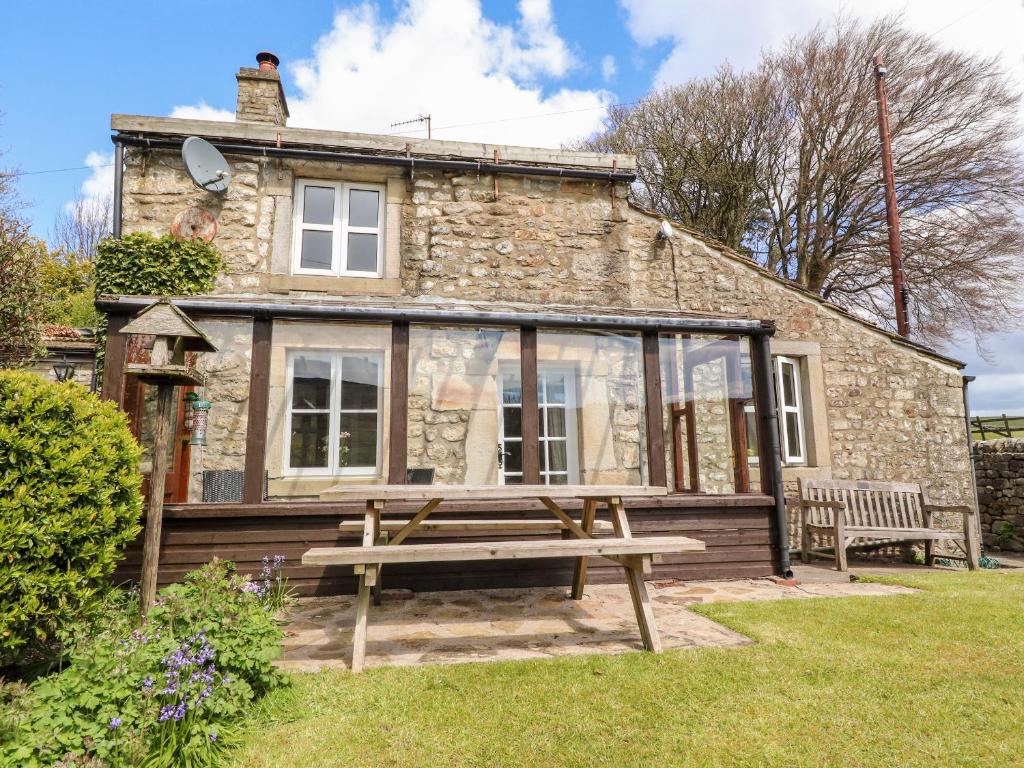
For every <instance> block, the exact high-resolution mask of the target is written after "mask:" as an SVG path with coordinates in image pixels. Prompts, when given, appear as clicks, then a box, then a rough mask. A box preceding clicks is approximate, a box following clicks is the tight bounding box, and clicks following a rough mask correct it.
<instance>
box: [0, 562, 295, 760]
mask: <svg viewBox="0 0 1024 768" xmlns="http://www.w3.org/2000/svg"><path fill="white" fill-rule="evenodd" d="M265 570H266V571H267V574H266V581H265V582H260V581H256V582H253V581H250V580H248V579H247V577H244V576H240V575H238V574H236V573H234V572H233V571H232V566H231V564H230V563H227V562H225V561H214V562H213V563H210V564H209V565H207V566H204V567H203V568H200V569H199V570H197V571H193V572H192V573H190V574H189V575H188V576H186V577H185V581H184V583H183V584H175V585H172V586H170V587H167V588H166V589H164V590H162V591H161V592H160V594H159V597H158V600H157V603H156V605H155V606H154V607H153V608H152V609H151V610H150V612H149V616H148V617H147V619H146V621H145V622H144V623H142V624H141V625H140V624H139V620H138V618H137V615H138V614H137V602H136V596H135V595H134V594H133V595H128V594H126V593H123V592H117V591H112V592H111V594H110V603H109V605H108V610H106V611H105V612H104V615H103V618H102V620H100V621H97V622H94V623H93V624H92V625H91V626H90V627H89V628H88V629H87V630H86V631H84V632H82V633H81V636H80V638H79V640H78V642H77V644H76V645H75V649H74V651H73V653H72V655H71V660H70V666H68V668H67V669H65V670H64V671H63V672H61V673H59V674H55V675H51V676H50V677H46V678H42V679H39V680H37V681H36V682H34V683H33V684H32V686H31V688H30V689H29V690H28V692H27V693H25V694H23V695H22V697H21V701H20V702H19V704H18V707H17V712H18V713H19V714H16V715H13V716H12V717H14V718H15V719H16V720H17V722H16V723H14V724H13V725H9V726H8V728H7V730H8V737H7V740H6V743H3V744H0V764H4V765H7V764H11V765H19V766H26V767H28V768H31V767H33V766H50V765H52V764H53V763H54V762H55V761H57V760H62V759H63V760H65V761H66V762H71V761H72V760H74V761H76V764H80V763H81V762H82V761H88V760H95V759H98V760H102V761H103V764H104V765H107V766H122V765H124V766H128V765H131V766H135V765H142V766H178V765H189V766H207V765H216V764H218V762H219V760H220V757H221V756H222V754H223V751H224V750H225V748H226V747H227V746H228V744H229V743H230V742H231V740H232V737H233V735H234V732H235V730H234V729H235V727H236V726H237V723H238V721H239V720H240V719H241V718H243V717H244V716H245V715H246V713H247V712H248V709H249V707H250V706H251V703H252V701H253V700H254V699H255V698H256V697H257V696H260V695H262V694H263V693H265V692H266V691H267V690H269V689H271V688H273V687H275V686H277V685H279V684H281V683H282V681H283V678H282V677H281V675H280V673H278V672H277V671H276V670H275V669H274V667H273V666H272V665H271V662H272V660H273V659H274V658H275V657H276V656H277V654H278V653H279V652H280V643H281V638H282V633H281V630H280V627H279V626H278V623H277V622H276V620H275V619H274V610H275V608H276V606H277V598H276V596H275V594H276V593H275V592H274V590H272V589H268V588H267V586H266V585H267V584H271V585H273V584H280V583H281V582H280V579H279V577H278V578H271V577H270V573H269V572H270V570H271V569H270V568H269V566H268V568H267V569H265ZM279 574H280V569H279V568H278V569H277V575H278V576H279ZM0 738H2V733H0ZM5 761H6V762H5Z"/></svg>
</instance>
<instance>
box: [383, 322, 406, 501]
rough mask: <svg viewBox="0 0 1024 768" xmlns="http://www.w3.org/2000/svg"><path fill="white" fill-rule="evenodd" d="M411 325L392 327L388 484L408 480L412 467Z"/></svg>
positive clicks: (398, 324)
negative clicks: (410, 426)
mask: <svg viewBox="0 0 1024 768" xmlns="http://www.w3.org/2000/svg"><path fill="white" fill-rule="evenodd" d="M408 430H409V324H408V323H393V324H392V325H391V426H390V431H389V433H388V482H389V483H391V484H392V485H397V484H401V483H405V482H406V481H407V477H406V475H407V468H408V466H409V452H408V451H409V437H408Z"/></svg>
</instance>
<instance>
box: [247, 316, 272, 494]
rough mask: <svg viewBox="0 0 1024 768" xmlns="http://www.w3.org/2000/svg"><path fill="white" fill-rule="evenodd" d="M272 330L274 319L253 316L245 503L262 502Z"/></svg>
mask: <svg viewBox="0 0 1024 768" xmlns="http://www.w3.org/2000/svg"><path fill="white" fill-rule="evenodd" d="M273 331H274V324H273V321H272V320H271V319H269V318H262V317H259V318H254V319H253V321H252V357H251V359H250V363H249V365H250V368H249V415H248V418H247V420H246V428H245V475H244V480H243V485H242V502H243V503H245V504H259V503H261V502H262V501H263V474H264V472H266V467H267V409H268V406H269V403H270V352H271V347H272V340H273Z"/></svg>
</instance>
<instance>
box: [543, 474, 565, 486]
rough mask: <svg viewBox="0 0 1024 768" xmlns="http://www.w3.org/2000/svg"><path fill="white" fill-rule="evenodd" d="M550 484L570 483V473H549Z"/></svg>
mask: <svg viewBox="0 0 1024 768" xmlns="http://www.w3.org/2000/svg"><path fill="white" fill-rule="evenodd" d="M547 484H548V485H568V484H569V477H568V475H548V482H547Z"/></svg>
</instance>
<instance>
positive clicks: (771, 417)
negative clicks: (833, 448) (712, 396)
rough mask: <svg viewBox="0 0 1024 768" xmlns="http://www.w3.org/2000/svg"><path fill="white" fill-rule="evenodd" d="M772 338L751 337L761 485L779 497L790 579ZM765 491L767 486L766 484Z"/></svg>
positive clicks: (782, 562) (783, 556) (783, 567)
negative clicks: (768, 486)
mask: <svg viewBox="0 0 1024 768" xmlns="http://www.w3.org/2000/svg"><path fill="white" fill-rule="evenodd" d="M769 344H770V337H768V336H753V337H751V339H750V346H751V350H750V351H751V354H752V357H753V360H752V362H753V374H754V398H755V401H756V404H757V415H758V435H759V438H760V440H759V442H760V448H761V450H760V454H761V465H762V466H763V467H765V469H766V470H767V471H762V472H761V484H762V486H763V485H764V484H765V481H767V482H768V484H769V485H770V488H769V489H768V490H770V492H771V494H772V496H773V497H774V499H775V514H774V519H775V525H774V528H775V534H776V543H777V547H778V556H779V573H780V574H781V575H782V576H784V577H785V578H787V579H791V578H792V577H793V569H792V568H791V567H790V564H789V522H788V520H787V519H786V491H785V488H784V487H783V485H782V452H781V450H780V449H779V417H778V411H777V410H776V407H775V387H774V386H773V384H772V353H771V348H770V347H769ZM761 490H762V492H764V490H765V489H764V488H763V487H762V489H761Z"/></svg>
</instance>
